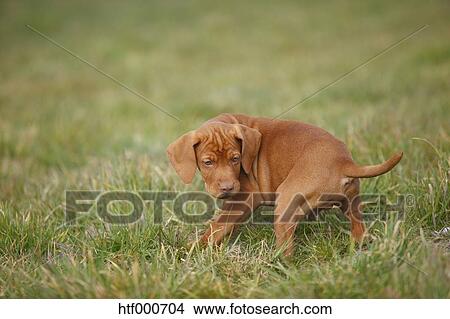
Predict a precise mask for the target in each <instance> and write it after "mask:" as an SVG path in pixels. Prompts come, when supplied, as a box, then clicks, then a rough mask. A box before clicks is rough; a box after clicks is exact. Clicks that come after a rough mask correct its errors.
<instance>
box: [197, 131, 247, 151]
mask: <svg viewBox="0 0 450 319" xmlns="http://www.w3.org/2000/svg"><path fill="white" fill-rule="evenodd" d="M196 133H197V134H198V137H199V139H200V143H199V144H198V145H197V152H207V151H209V152H213V153H216V154H217V153H226V152H229V151H232V150H235V151H236V150H237V151H239V150H240V149H241V145H240V143H239V141H238V140H237V139H236V129H235V127H234V126H233V125H230V124H210V125H207V126H203V127H201V128H199V129H198V130H197V132H196Z"/></svg>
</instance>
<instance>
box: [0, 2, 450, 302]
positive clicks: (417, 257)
mask: <svg viewBox="0 0 450 319" xmlns="http://www.w3.org/2000/svg"><path fill="white" fill-rule="evenodd" d="M27 24H29V25H31V26H32V27H34V28H36V29H38V30H39V31H41V32H43V33H45V34H46V35H48V36H50V37H51V38H53V39H54V40H55V41H57V42H58V43H60V44H62V45H64V46H66V47H67V48H68V49H70V50H73V52H75V53H76V54H78V55H80V56H81V57H83V58H85V59H86V60H88V61H89V62H91V63H93V64H95V65H96V66H98V67H99V68H100V69H101V70H103V71H105V72H107V73H109V74H111V75H113V76H114V77H115V78H117V79H119V80H120V81H122V82H123V83H125V84H126V85H129V86H130V87H131V88H133V89H135V90H136V91H138V92H140V93H142V94H143V95H145V96H146V97H148V98H149V99H150V100H152V101H154V102H155V103H158V104H159V105H161V106H163V107H164V108H165V109H166V110H167V111H169V112H170V113H172V114H174V115H176V116H177V117H179V118H180V119H181V121H180V122H178V121H176V120H174V119H172V118H170V117H168V116H166V115H165V114H163V113H161V112H159V111H158V110H157V109H155V108H154V107H153V106H152V105H150V104H148V103H146V102H145V101H143V100H141V99H139V98H137V97H136V96H134V95H132V94H130V93H129V92H128V91H126V90H125V89H123V88H122V87H120V86H118V85H117V84H115V83H114V82H112V81H111V80H109V79H107V78H105V77H104V76H102V75H101V74H99V73H98V72H96V71H94V70H93V69H92V68H90V67H88V66H87V65H85V64H83V63H81V62H80V61H78V60H77V59H75V58H73V57H72V56H70V55H69V54H67V53H66V52H64V51H63V50H61V49H59V48H57V47H55V46H54V45H52V44H51V43H50V42H48V41H46V40H45V39H43V38H42V37H40V36H39V35H37V34H36V33H34V32H32V31H30V30H29V29H28V28H26V26H25V25H27ZM422 25H428V28H426V29H425V30H423V31H421V32H419V33H418V34H416V35H415V36H413V37H412V38H410V39H409V40H407V41H405V42H403V43H401V44H400V45H399V46H397V47H396V48H394V49H392V50H390V51H389V52H387V53H385V54H383V55H381V56H380V57H378V58H377V59H375V60H374V61H372V62H371V63H369V64H368V65H366V66H365V67H363V68H361V69H359V70H358V71H357V72H355V73H353V74H351V75H350V76H348V77H347V78H345V79H344V80H343V81H341V82H339V83H337V84H336V85H334V86H332V87H330V88H328V89H326V90H325V91H323V92H321V93H320V94H319V95H317V96H315V97H314V98H312V99H310V100H309V101H307V102H306V103H303V104H302V105H300V106H298V107H296V108H294V109H293V110H292V111H291V112H289V113H287V114H286V115H285V116H284V118H290V119H296V120H301V121H304V122H308V123H312V124H315V125H318V126H321V127H323V128H325V129H327V130H328V131H330V132H332V133H333V134H335V135H336V136H337V137H339V138H340V139H342V140H343V141H345V142H346V143H347V145H348V147H349V148H350V150H351V151H352V154H353V156H354V158H355V160H356V161H357V162H358V163H361V164H370V163H378V162H381V161H382V160H384V159H386V158H387V157H388V156H390V155H391V154H393V153H394V152H396V151H397V150H403V151H404V153H405V155H404V159H403V160H402V162H401V163H400V164H399V166H397V167H396V168H395V169H394V170H393V171H392V172H391V173H389V174H387V175H384V176H381V177H378V178H373V179H370V180H364V181H363V182H362V190H363V192H372V193H374V192H377V193H383V194H387V196H388V198H389V199H391V200H395V198H396V196H398V195H400V194H411V195H412V196H414V198H415V205H414V206H408V209H407V211H406V213H405V216H404V218H401V219H400V218H396V217H395V216H392V217H390V218H388V219H387V220H376V221H373V222H371V223H369V224H368V225H367V226H369V228H370V229H369V238H368V240H367V242H366V243H365V244H364V245H363V246H362V247H358V246H355V245H353V244H352V243H351V241H350V240H349V236H348V235H347V233H346V231H345V229H342V227H340V226H339V225H337V224H336V223H334V222H332V220H333V218H332V217H333V216H334V215H336V214H335V213H333V212H331V213H330V214H329V216H330V223H328V224H302V225H301V226H299V227H298V230H297V250H296V253H295V257H294V258H293V260H292V261H291V262H286V261H283V260H282V259H280V257H279V255H278V253H277V251H276V250H275V247H274V234H273V230H272V227H271V226H270V225H264V226H263V225H246V226H243V227H242V228H241V229H240V231H239V232H238V234H237V236H235V237H232V238H231V239H230V240H229V241H228V242H227V243H226V244H225V245H223V246H221V247H219V248H213V247H209V248H207V249H205V250H199V249H194V250H191V251H188V250H186V248H185V247H186V244H187V243H188V242H189V241H190V240H192V239H193V238H194V237H195V234H196V233H198V232H200V231H201V230H202V229H203V227H202V226H201V225H197V226H193V225H186V224H182V223H179V222H177V221H176V220H175V219H174V218H172V215H171V212H170V208H168V209H167V210H166V212H165V216H164V218H165V222H164V224H163V225H154V224H153V223H152V221H151V220H152V218H151V216H152V209H151V208H149V209H147V210H146V214H145V218H144V220H142V221H141V222H138V223H135V224H132V225H128V226H113V225H109V224H104V223H102V222H101V220H100V219H99V218H98V217H97V216H96V215H95V214H93V213H92V214H86V215H83V216H82V217H80V218H79V220H78V221H77V223H76V225H74V226H70V227H69V226H66V225H64V222H65V216H64V191H65V190H66V189H98V190H132V191H135V190H148V189H152V190H177V191H181V190H202V189H203V186H202V184H201V181H200V179H199V177H197V178H196V180H195V183H193V184H192V185H189V186H185V185H183V184H182V182H181V180H180V179H179V178H178V177H177V176H176V174H175V173H174V171H173V170H172V169H171V168H170V167H169V163H168V160H167V159H166V156H165V148H166V146H167V145H168V144H169V143H170V142H171V141H173V140H174V139H175V138H176V137H178V136H179V135H181V134H182V133H184V132H186V131H188V130H190V129H193V128H195V127H197V126H198V125H199V124H200V123H202V122H203V121H205V120H206V119H208V118H210V117H213V116H215V115H216V114H219V113H221V112H239V113H247V114H251V115H260V116H275V115H277V114H279V113H280V112H281V111H283V110H284V109H286V108H287V107H289V106H290V105H292V104H294V103H296V102H298V101H299V100H301V99H302V98H304V97H306V96H308V95H309V94H311V93H312V92H314V91H315V90H317V89H318V88H320V87H322V86H324V85H326V84H327V83H329V82H331V81H332V80H334V79H336V78H337V77H339V76H340V75H342V74H344V73H345V72H347V71H349V70H350V69H352V68H353V67H355V66H356V65H358V64H360V63H361V62H363V61H364V60H366V59H368V58H370V57H371V56H373V55H375V54H376V53H377V52H380V51H381V50H383V49H385V48H386V47H388V46H389V45H391V44H393V43H395V42H396V41H398V40H399V39H401V38H402V37H404V36H406V35H407V34H409V33H411V32H413V31H414V30H416V29H418V28H419V27H421V26H422ZM0 37H1V43H2V45H1V46H0V70H1V72H0V78H1V85H0V112H1V113H0V114H1V116H0V160H1V165H0V213H1V214H0V296H2V297H6V298H10V297H32V298H33V297H67V298H72V297H81V298H85V297H93V298H97V297H130V298H133V297H146V298H153V297H156V298H158V297H166V298H169V297H178V298H184V297H192V298H198V297H204V298H208V297H212V298H216V297H223V298H227V297H243V298H244V297H245V298H259V297H272V298H277V297H299V298H303V297H312V298H320V297H329V298H344V297H348V298H366V297H374V298H405V297H418V298H449V297H450V235H449V233H447V234H437V235H436V234H435V233H434V232H435V231H439V230H441V229H442V228H443V227H446V226H450V212H449V207H450V200H449V198H450V196H449V187H448V185H449V173H450V158H449V154H450V41H449V40H450V5H449V3H448V1H429V2H425V1H395V2H394V1H370V2H369V1H363V2H362V1H358V2H357V1H355V2H353V4H352V3H349V2H344V1H338V2H334V1H333V2H332V3H328V2H325V1H324V2H323V3H322V2H321V1H314V2H312V1H308V2H307V1H304V2H303V1H302V2H298V1H276V2H275V1H245V2H242V1H239V2H238V1H236V2H228V1H227V2H226V3H214V4H213V3H211V2H206V1H205V2H200V1H161V2H147V1H136V2H134V3H126V4H125V2H120V1H117V2H110V1H95V2H94V1H81V2H68V3H62V2H61V1H43V2H41V1H40V2H33V1H29V2H16V1H2V2H1V3H0Z"/></svg>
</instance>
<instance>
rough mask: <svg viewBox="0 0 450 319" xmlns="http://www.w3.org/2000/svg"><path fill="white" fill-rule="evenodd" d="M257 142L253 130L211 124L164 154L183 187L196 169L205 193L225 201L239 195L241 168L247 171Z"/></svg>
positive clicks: (241, 126) (219, 123) (256, 134)
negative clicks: (237, 193) (202, 182)
mask: <svg viewBox="0 0 450 319" xmlns="http://www.w3.org/2000/svg"><path fill="white" fill-rule="evenodd" d="M260 142H261V133H259V131H258V130H256V129H253V128H250V127H247V126H244V125H240V124H227V123H221V122H211V123H207V124H205V125H203V126H202V127H200V128H199V129H198V130H195V131H191V132H188V133H186V134H184V135H183V136H181V137H180V138H178V139H177V140H176V141H175V142H173V143H172V144H170V145H169V147H168V148H167V154H168V156H169V159H170V162H171V163H172V165H173V167H174V168H175V170H176V172H177V173H178V175H179V176H180V177H181V179H182V180H183V182H184V183H186V184H189V183H191V182H192V179H193V178H194V175H195V172H196V170H197V168H198V169H199V171H200V173H201V175H202V178H203V181H204V182H205V187H206V190H207V191H208V193H210V194H211V195H213V196H215V197H218V198H225V197H228V196H229V195H231V194H233V193H236V192H239V191H240V183H239V175H240V172H241V168H242V169H243V171H244V172H245V173H247V174H248V173H249V172H250V171H251V169H252V165H253V161H254V160H255V158H256V155H257V153H258V151H259V146H260Z"/></svg>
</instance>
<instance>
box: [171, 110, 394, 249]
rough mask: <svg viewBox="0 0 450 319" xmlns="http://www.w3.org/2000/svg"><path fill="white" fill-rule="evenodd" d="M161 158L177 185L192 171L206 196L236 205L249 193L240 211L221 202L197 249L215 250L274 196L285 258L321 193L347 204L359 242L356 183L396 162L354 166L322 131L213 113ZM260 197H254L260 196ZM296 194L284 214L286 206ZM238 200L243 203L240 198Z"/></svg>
mask: <svg viewBox="0 0 450 319" xmlns="http://www.w3.org/2000/svg"><path fill="white" fill-rule="evenodd" d="M167 153H168V156H169V159H170V161H171V163H172V165H173V166H174V168H175V170H176V171H177V173H178V174H179V176H180V177H181V178H182V180H183V181H184V182H185V183H190V182H191V181H192V179H193V177H194V175H195V171H196V170H197V169H199V170H200V173H201V174H202V178H203V180H204V182H205V186H206V189H207V191H208V192H209V193H210V194H212V195H213V196H216V197H219V198H222V197H223V198H228V199H231V200H233V201H238V200H243V198H242V196H243V195H242V194H240V193H239V192H251V193H255V194H256V195H255V196H254V198H253V200H250V199H247V201H248V202H247V203H245V204H243V205H237V204H230V203H229V202H227V201H225V203H224V206H223V207H222V212H221V214H220V215H219V216H218V217H217V218H216V219H215V220H213V221H212V222H211V223H210V224H209V227H208V229H207V230H206V231H205V233H204V235H203V236H202V238H201V243H208V242H212V243H214V244H219V243H220V242H221V241H222V240H223V239H224V237H225V236H226V235H227V234H229V233H230V232H232V231H233V229H234V228H235V226H236V225H237V224H239V223H241V222H242V221H244V220H245V219H246V218H248V217H249V216H250V214H251V212H252V211H253V210H255V209H256V208H257V207H258V206H259V205H260V204H261V203H262V202H263V201H268V200H273V199H272V198H268V197H267V196H266V195H264V194H263V193H277V194H278V196H277V198H276V202H275V218H274V229H275V235H276V244H277V247H278V248H280V249H282V250H283V252H284V254H285V255H286V256H290V255H291V254H292V253H293V242H294V231H295V228H296V225H297V222H298V221H299V220H300V219H301V218H303V217H304V215H305V214H306V213H307V212H308V211H309V210H311V209H316V208H317V207H318V205H319V201H320V197H321V195H323V194H341V195H343V196H346V198H348V199H349V201H350V202H351V203H352V204H351V205H347V206H345V205H344V206H342V210H343V211H344V213H345V214H346V216H347V217H348V218H349V220H350V222H351V233H352V237H353V238H354V239H355V240H356V241H361V240H362V239H363V236H364V232H365V228H364V223H363V222H362V218H361V212H360V205H359V204H360V202H359V198H358V195H359V178H360V177H373V176H377V175H381V174H384V173H386V172H388V171H389V170H391V169H392V168H393V167H394V166H395V165H397V163H398V162H399V161H400V159H401V158H402V153H401V152H400V153H397V154H396V155H394V156H393V157H391V158H390V159H389V160H387V161H386V162H384V163H382V164H379V165H372V166H358V165H356V164H355V163H354V162H353V160H352V157H351V154H350V152H349V151H348V150H347V148H346V146H345V145H344V143H342V142H341V141H339V140H338V139H336V138H335V137H334V136H332V135H331V134H330V133H328V132H326V131H325V130H323V129H321V128H318V127H315V126H313V125H309V124H305V123H301V122H297V121H286V120H276V119H268V118H261V117H251V116H247V115H243V114H221V115H219V116H217V117H215V118H213V119H211V120H209V121H207V122H205V123H204V124H203V125H202V126H201V127H200V128H199V129H197V130H195V131H191V132H189V133H186V134H185V135H183V136H182V137H180V138H179V139H178V140H176V141H175V142H173V143H172V144H170V145H169V147H168V149H167ZM261 194H262V195H261ZM296 194H302V195H303V197H301V198H299V199H298V201H297V202H296V203H295V207H294V209H292V205H291V200H292V198H293V197H294V196H295V195H296ZM244 201H245V199H244Z"/></svg>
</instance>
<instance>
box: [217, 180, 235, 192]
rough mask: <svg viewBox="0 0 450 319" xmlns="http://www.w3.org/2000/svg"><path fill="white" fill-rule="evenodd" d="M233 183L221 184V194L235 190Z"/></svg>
mask: <svg viewBox="0 0 450 319" xmlns="http://www.w3.org/2000/svg"><path fill="white" fill-rule="evenodd" d="M233 188H234V186H233V182H221V183H219V189H220V191H221V192H224V193H227V192H231V191H232V190H233Z"/></svg>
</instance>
